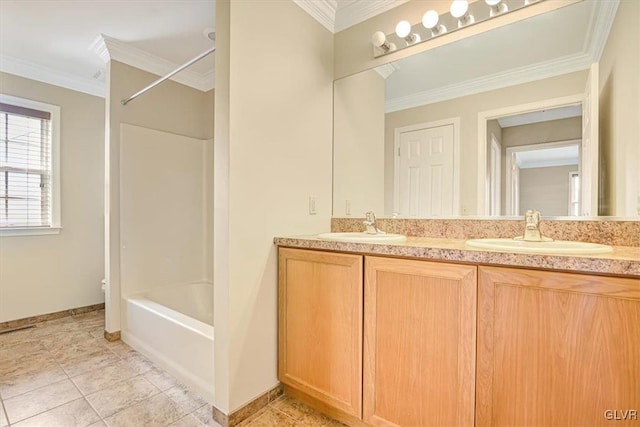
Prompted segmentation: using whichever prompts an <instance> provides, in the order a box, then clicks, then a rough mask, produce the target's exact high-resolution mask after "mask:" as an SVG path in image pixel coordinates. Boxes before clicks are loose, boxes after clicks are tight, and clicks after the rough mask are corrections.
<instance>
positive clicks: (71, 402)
mask: <svg viewBox="0 0 640 427" xmlns="http://www.w3.org/2000/svg"><path fill="white" fill-rule="evenodd" d="M103 333H104V311H103V310H100V311H94V312H91V313H86V314H81V315H77V316H72V317H66V318H62V319H57V320H51V321H48V322H43V323H39V324H37V326H36V327H35V328H31V329H25V330H22V331H16V332H11V333H8V334H0V427H5V426H16V427H28V426H42V427H58V426H59V427H87V426H91V427H94V426H96V427H97V426H113V427H116V426H126V427H138V426H181V427H190V426H194V427H196V426H218V424H217V423H215V422H214V421H213V418H212V414H211V406H210V405H208V404H207V402H206V401H205V400H204V399H202V398H201V397H199V396H197V395H196V394H195V393H192V392H191V391H189V390H188V389H187V388H186V387H184V386H183V385H181V384H179V383H178V382H177V381H176V379H175V378H173V377H171V376H170V375H168V374H167V373H166V372H163V371H162V370H161V369H159V368H158V367H157V366H155V365H154V364H153V363H151V361H149V360H148V359H147V358H145V357H144V356H142V355H141V354H140V353H138V352H136V351H135V350H133V349H132V348H131V347H129V346H128V345H126V344H125V343H123V342H122V341H116V342H113V343H110V342H108V341H106V340H105V339H104V338H103Z"/></svg>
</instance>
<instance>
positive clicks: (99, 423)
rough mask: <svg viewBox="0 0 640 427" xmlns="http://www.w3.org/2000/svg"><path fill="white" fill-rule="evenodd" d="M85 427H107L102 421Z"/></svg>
mask: <svg viewBox="0 0 640 427" xmlns="http://www.w3.org/2000/svg"><path fill="white" fill-rule="evenodd" d="M87 427H107V425H106V424H105V423H104V421H97V422H95V423H93V424H91V425H90V426H87Z"/></svg>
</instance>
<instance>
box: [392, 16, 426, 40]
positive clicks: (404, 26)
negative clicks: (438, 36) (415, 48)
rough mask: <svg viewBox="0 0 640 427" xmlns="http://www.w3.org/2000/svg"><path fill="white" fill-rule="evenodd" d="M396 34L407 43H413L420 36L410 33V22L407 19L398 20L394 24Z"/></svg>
mask: <svg viewBox="0 0 640 427" xmlns="http://www.w3.org/2000/svg"><path fill="white" fill-rule="evenodd" d="M396 35H397V36H398V37H400V38H401V39H404V40H405V41H406V42H407V44H414V43H418V42H419V41H420V36H419V35H418V34H416V33H413V34H412V33H411V23H410V22H409V21H400V22H398V25H396Z"/></svg>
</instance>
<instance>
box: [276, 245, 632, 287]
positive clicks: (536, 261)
mask: <svg viewBox="0 0 640 427" xmlns="http://www.w3.org/2000/svg"><path fill="white" fill-rule="evenodd" d="M464 242H465V240H463V239H445V238H430V237H407V241H406V242H400V243H350V242H349V243H347V242H335V241H327V240H320V239H317V238H316V237H315V235H312V236H292V237H276V238H275V239H274V243H275V244H276V245H278V246H286V247H292V248H300V249H318V250H326V251H336V252H350V253H358V254H363V255H382V256H392V257H403V258H418V259H425V260H432V261H445V262H462V263H471V264H481V265H497V266H504V267H528V268H539V269H544V270H560V271H569V272H575V273H596V274H608V275H623V276H637V277H640V247H631V246H613V252H611V253H607V254H595V255H553V254H550V255H545V254H530V253H518V252H503V251H496V250H489V249H477V248H471V247H469V246H467V245H465V243H464Z"/></svg>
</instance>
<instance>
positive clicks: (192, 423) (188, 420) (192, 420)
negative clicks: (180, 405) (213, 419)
mask: <svg viewBox="0 0 640 427" xmlns="http://www.w3.org/2000/svg"><path fill="white" fill-rule="evenodd" d="M203 426H204V424H202V423H201V422H200V420H199V419H197V418H196V417H194V416H193V415H191V414H189V415H187V416H186V417H183V418H180V419H179V420H178V421H176V422H174V423H172V424H169V427H203Z"/></svg>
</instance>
